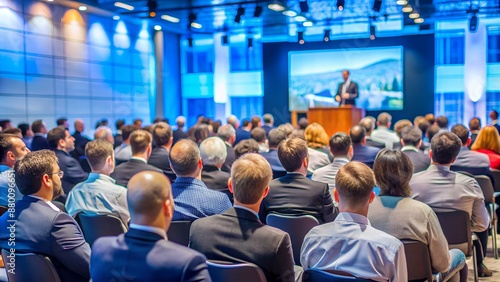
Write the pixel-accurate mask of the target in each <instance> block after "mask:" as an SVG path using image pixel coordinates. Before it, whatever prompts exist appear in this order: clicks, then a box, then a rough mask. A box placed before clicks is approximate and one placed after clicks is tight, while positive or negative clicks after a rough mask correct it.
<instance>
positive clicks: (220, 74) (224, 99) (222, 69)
mask: <svg viewBox="0 0 500 282" xmlns="http://www.w3.org/2000/svg"><path fill="white" fill-rule="evenodd" d="M223 35H224V34H223V33H221V32H219V33H215V34H214V56H215V59H214V102H215V119H220V120H223V121H225V119H226V117H227V116H228V115H230V114H231V113H230V111H231V104H230V103H231V100H230V98H229V96H228V93H227V88H228V80H229V72H230V65H229V64H230V54H229V46H227V45H226V46H224V45H222V41H221V37H222V36H223Z"/></svg>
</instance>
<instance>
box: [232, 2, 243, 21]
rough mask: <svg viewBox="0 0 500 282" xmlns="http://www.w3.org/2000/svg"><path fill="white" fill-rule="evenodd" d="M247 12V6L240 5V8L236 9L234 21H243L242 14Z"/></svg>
mask: <svg viewBox="0 0 500 282" xmlns="http://www.w3.org/2000/svg"><path fill="white" fill-rule="evenodd" d="M244 14H245V8H243V7H241V6H239V7H238V10H237V11H236V16H235V17H234V22H235V23H240V22H241V16H243V15H244Z"/></svg>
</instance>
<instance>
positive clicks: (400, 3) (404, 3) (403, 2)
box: [396, 0, 408, 6]
mask: <svg viewBox="0 0 500 282" xmlns="http://www.w3.org/2000/svg"><path fill="white" fill-rule="evenodd" d="M396 4H398V5H400V6H404V5H406V4H408V1H406V0H398V1H396Z"/></svg>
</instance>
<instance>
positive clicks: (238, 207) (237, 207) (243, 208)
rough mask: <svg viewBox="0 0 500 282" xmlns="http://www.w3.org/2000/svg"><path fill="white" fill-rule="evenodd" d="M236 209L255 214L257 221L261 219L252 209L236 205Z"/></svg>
mask: <svg viewBox="0 0 500 282" xmlns="http://www.w3.org/2000/svg"><path fill="white" fill-rule="evenodd" d="M234 208H236V209H242V210H246V211H249V212H251V213H253V214H254V215H255V217H257V219H258V218H259V214H258V213H256V212H255V211H254V210H252V209H249V208H247V207H244V206H240V205H236V204H235V205H234Z"/></svg>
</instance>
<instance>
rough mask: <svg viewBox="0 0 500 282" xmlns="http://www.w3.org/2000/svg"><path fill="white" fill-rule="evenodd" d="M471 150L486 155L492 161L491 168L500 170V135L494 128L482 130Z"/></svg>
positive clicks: (488, 127)
mask: <svg viewBox="0 0 500 282" xmlns="http://www.w3.org/2000/svg"><path fill="white" fill-rule="evenodd" d="M471 149H472V150H473V151H476V152H479V153H483V154H486V155H487V156H488V158H489V159H490V167H491V168H493V169H500V135H499V134H498V131H497V129H496V128H495V127H494V126H491V125H489V126H486V127H484V128H483V129H481V130H480V131H479V134H478V135H477V138H476V141H475V142H474V144H473V145H472V147H471Z"/></svg>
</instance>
